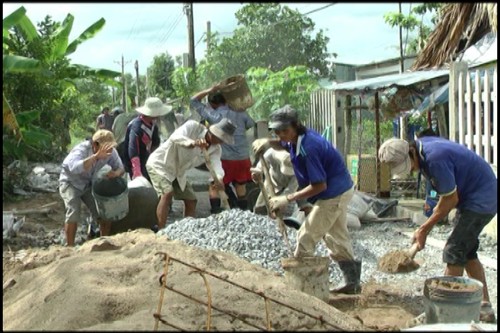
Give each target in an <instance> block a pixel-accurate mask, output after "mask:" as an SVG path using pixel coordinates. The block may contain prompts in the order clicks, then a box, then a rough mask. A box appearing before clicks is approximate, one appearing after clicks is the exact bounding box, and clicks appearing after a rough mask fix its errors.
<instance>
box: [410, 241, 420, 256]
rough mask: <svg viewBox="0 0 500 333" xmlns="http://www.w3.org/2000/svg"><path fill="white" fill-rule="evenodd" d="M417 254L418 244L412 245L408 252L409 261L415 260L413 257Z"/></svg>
mask: <svg viewBox="0 0 500 333" xmlns="http://www.w3.org/2000/svg"><path fill="white" fill-rule="evenodd" d="M417 252H418V244H417V243H413V245H412V246H411V247H410V249H409V250H408V254H409V255H410V258H411V259H413V258H415V255H416V254H417Z"/></svg>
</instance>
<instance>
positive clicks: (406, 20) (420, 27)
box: [384, 2, 443, 54]
mask: <svg viewBox="0 0 500 333" xmlns="http://www.w3.org/2000/svg"><path fill="white" fill-rule="evenodd" d="M410 6H411V5H410ZM442 7H443V3H438V2H426V3H423V4H420V5H417V6H414V7H410V8H411V9H410V12H409V13H408V15H405V14H403V13H399V12H389V13H386V14H384V20H385V22H386V23H387V24H389V25H390V26H391V27H399V26H401V27H402V28H403V29H404V30H405V31H406V36H407V38H406V39H408V34H409V33H413V32H415V31H416V36H412V37H411V38H410V39H409V41H407V42H406V47H405V49H404V54H416V53H418V52H420V51H421V50H422V49H423V48H424V46H425V43H426V41H427V39H428V37H429V35H430V33H431V32H432V29H433V27H432V26H428V25H426V24H425V23H424V16H425V15H426V14H431V15H432V16H431V23H432V25H435V24H436V23H437V20H438V18H439V15H440V11H441V8H442Z"/></svg>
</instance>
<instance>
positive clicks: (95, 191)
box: [92, 177, 128, 221]
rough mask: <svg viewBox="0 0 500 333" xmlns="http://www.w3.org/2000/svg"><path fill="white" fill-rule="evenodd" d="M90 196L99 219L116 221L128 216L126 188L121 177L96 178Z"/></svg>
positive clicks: (124, 181)
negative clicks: (92, 197) (92, 198)
mask: <svg viewBox="0 0 500 333" xmlns="http://www.w3.org/2000/svg"><path fill="white" fill-rule="evenodd" d="M92 195H93V196H94V200H95V203H96V205H97V212H98V213H99V217H100V218H102V219H103V220H107V221H118V220H120V219H122V218H124V217H125V216H127V214H128V187H127V181H126V180H125V179H123V178H122V177H116V178H111V179H107V178H98V179H96V180H95V181H94V182H93V184H92Z"/></svg>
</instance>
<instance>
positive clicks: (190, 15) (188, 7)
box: [184, 2, 196, 72]
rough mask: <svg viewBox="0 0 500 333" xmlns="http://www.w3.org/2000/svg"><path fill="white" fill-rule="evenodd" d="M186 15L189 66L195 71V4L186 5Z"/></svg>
mask: <svg viewBox="0 0 500 333" xmlns="http://www.w3.org/2000/svg"><path fill="white" fill-rule="evenodd" d="M184 9H185V13H186V16H187V21H188V25H187V27H188V46H189V48H188V50H189V59H188V61H189V62H188V66H189V67H191V68H192V69H193V72H194V71H195V69H196V68H195V56H194V27H193V3H192V2H187V3H185V4H184Z"/></svg>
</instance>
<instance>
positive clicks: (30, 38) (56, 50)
mask: <svg viewBox="0 0 500 333" xmlns="http://www.w3.org/2000/svg"><path fill="white" fill-rule="evenodd" d="M73 22H74V17H73V15H71V14H68V15H67V16H66V18H65V19H64V21H63V22H62V23H61V24H57V25H54V26H57V28H56V29H55V30H54V31H51V32H50V34H48V35H47V34H45V35H43V34H42V33H41V32H39V31H38V30H37V29H36V27H35V25H34V24H33V23H32V21H31V20H30V19H29V18H28V16H27V15H26V9H25V8H24V7H20V8H19V9H17V10H16V11H14V12H13V13H11V14H10V15H8V16H7V17H5V18H4V19H3V78H4V88H3V90H4V94H3V105H4V109H3V114H4V127H7V128H8V129H10V130H11V131H12V133H13V134H14V137H15V139H16V141H17V142H18V144H19V142H20V141H21V140H22V141H24V143H25V144H31V143H34V144H35V145H36V144H37V143H40V142H41V141H42V142H43V141H46V140H41V141H40V140H30V138H33V137H36V138H38V139H48V141H49V142H50V138H51V135H50V133H49V132H48V131H46V130H44V129H42V128H36V127H35V126H34V125H33V124H32V123H33V122H34V121H35V122H36V121H37V119H39V117H40V114H42V112H52V110H45V111H44V110H42V109H43V108H41V107H40V108H41V109H40V110H32V109H31V110H27V111H25V112H26V114H28V115H29V116H26V114H24V113H25V112H20V113H17V112H16V113H14V111H13V109H12V108H11V106H12V105H13V104H12V103H10V105H9V100H10V99H14V100H17V101H23V100H24V99H25V97H26V96H19V95H16V94H13V93H12V91H11V93H10V95H9V94H8V93H6V86H7V88H8V87H9V82H10V79H14V78H19V77H23V76H26V75H28V76H29V77H38V78H46V79H47V82H50V84H51V85H54V86H57V87H58V88H54V89H58V91H59V98H64V96H65V95H66V93H65V91H66V90H68V89H70V90H71V89H75V87H74V82H75V81H74V80H77V79H81V78H96V79H98V80H99V81H101V82H103V83H105V84H107V85H113V86H117V85H118V86H119V83H117V82H116V81H115V80H114V78H115V77H117V76H120V75H121V73H120V72H116V71H112V70H108V69H98V68H90V67H88V66H85V65H80V64H69V62H68V60H67V56H68V55H70V54H72V53H73V52H75V51H76V49H77V47H78V46H79V45H80V44H81V43H83V42H85V41H86V40H88V39H90V38H92V37H94V36H95V35H96V34H97V33H98V32H99V31H100V30H101V29H102V28H103V26H104V24H105V20H104V19H103V18H101V19H99V20H98V21H96V22H95V23H94V24H92V25H91V26H90V27H88V28H87V29H86V30H85V31H84V32H83V33H81V34H80V35H79V36H78V38H76V39H75V40H73V41H71V42H69V35H70V33H71V29H72V27H73ZM16 38H17V39H16ZM40 45H43V46H44V52H38V53H36V52H32V50H36V49H37V47H39V46H40ZM61 64H62V65H61ZM46 98H49V97H46ZM41 102H42V101H41ZM44 102H46V104H48V103H50V101H49V102H47V101H44ZM14 104H16V105H15V106H14V107H15V108H16V109H23V107H22V103H21V102H18V103H14ZM34 104H36V103H34ZM56 104H57V103H56ZM59 104H60V103H59ZM51 108H53V106H52V107H51ZM46 109H50V108H49V107H47V108H46ZM23 111H24V110H23ZM6 120H7V121H6ZM50 123H51V122H49V127H51V126H52V125H53V124H50ZM52 123H54V121H52ZM66 130H67V129H66ZM23 134H25V135H29V136H30V138H25V137H24V136H23ZM4 139H5V137H4ZM4 148H5V147H4Z"/></svg>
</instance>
